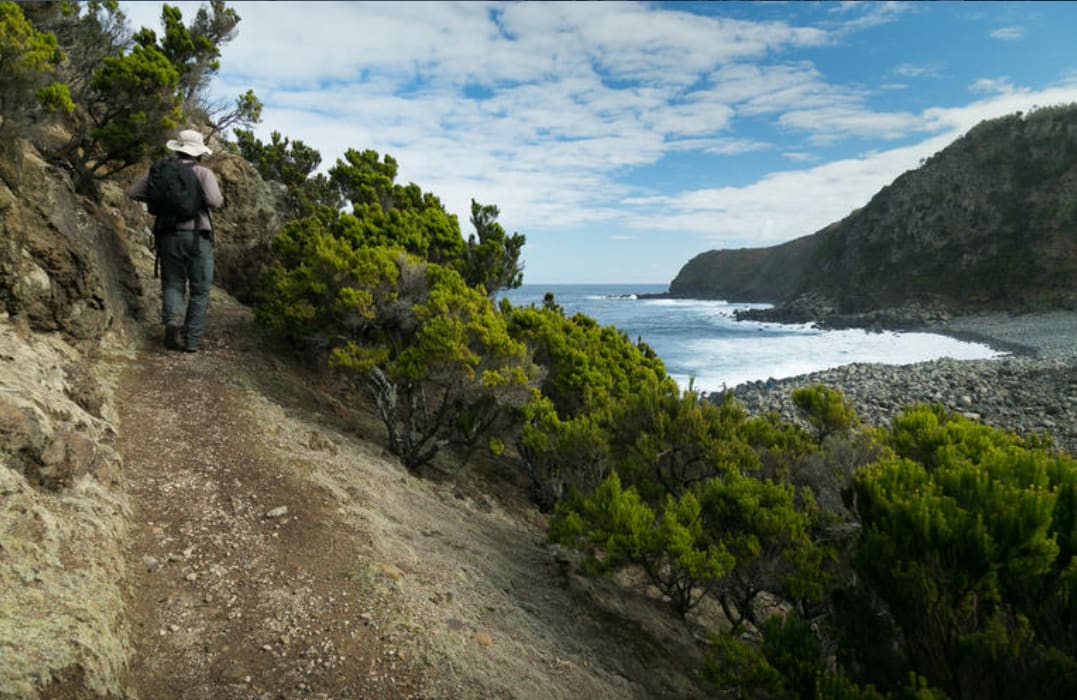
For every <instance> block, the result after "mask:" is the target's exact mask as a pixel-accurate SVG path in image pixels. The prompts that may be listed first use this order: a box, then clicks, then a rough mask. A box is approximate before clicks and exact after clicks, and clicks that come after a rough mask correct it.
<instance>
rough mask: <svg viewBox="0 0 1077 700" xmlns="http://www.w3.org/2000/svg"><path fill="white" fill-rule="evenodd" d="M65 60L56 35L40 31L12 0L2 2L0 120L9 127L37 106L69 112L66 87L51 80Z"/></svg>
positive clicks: (0, 16)
mask: <svg viewBox="0 0 1077 700" xmlns="http://www.w3.org/2000/svg"><path fill="white" fill-rule="evenodd" d="M62 60H63V52H62V51H61V50H60V48H59V46H58V44H57V41H56V37H55V36H54V35H52V34H49V33H46V32H41V31H38V30H37V29H35V28H34V26H33V25H32V24H31V23H30V22H29V21H28V20H27V19H26V17H25V16H24V15H23V12H22V9H21V8H20V7H19V5H17V4H16V3H13V2H0V123H2V125H3V126H7V127H10V126H11V125H12V124H13V123H14V122H16V121H21V120H22V119H23V118H25V117H26V116H27V115H28V114H29V113H31V112H32V111H33V110H34V108H35V107H38V106H43V107H45V108H46V109H48V110H50V111H55V110H59V111H63V112H70V111H71V110H72V109H73V108H74V105H73V103H72V102H71V96H70V93H69V91H68V90H67V88H66V86H64V85H63V84H62V83H57V82H51V83H50V81H51V80H52V78H53V77H54V76H55V74H56V69H57V66H58V65H59V64H60V62H61V61H62Z"/></svg>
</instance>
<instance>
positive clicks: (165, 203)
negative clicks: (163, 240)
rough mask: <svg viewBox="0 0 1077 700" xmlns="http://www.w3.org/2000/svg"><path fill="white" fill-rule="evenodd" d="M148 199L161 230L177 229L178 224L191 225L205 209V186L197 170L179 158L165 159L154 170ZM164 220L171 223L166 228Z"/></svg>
mask: <svg viewBox="0 0 1077 700" xmlns="http://www.w3.org/2000/svg"><path fill="white" fill-rule="evenodd" d="M146 195H147V203H148V205H149V206H148V208H149V210H150V213H151V214H153V215H154V216H156V217H157V219H158V226H157V227H156V228H157V229H158V230H161V229H171V228H174V227H175V225H176V222H177V221H189V220H191V219H193V218H195V217H196V216H198V213H199V212H201V211H202V210H203V209H205V203H204V202H203V200H202V184H201V183H200V182H199V181H198V176H197V175H195V172H194V167H193V166H192V165H191V164H190V163H185V162H184V161H182V160H180V159H179V158H165V159H163V160H159V161H157V162H156V163H154V164H153V165H152V166H151V167H150V174H149V176H148V178H147V179H146ZM162 220H166V221H167V222H168V223H167V224H165V225H162V224H163V223H164V222H163V221H162Z"/></svg>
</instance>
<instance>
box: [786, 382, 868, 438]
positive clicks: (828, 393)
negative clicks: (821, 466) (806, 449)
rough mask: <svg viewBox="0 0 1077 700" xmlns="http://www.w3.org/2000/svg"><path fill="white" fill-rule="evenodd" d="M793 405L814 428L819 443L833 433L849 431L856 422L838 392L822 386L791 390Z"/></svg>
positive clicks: (852, 411)
mask: <svg viewBox="0 0 1077 700" xmlns="http://www.w3.org/2000/svg"><path fill="white" fill-rule="evenodd" d="M792 398H793V403H794V404H795V405H796V407H797V408H798V409H799V410H800V412H801V413H802V414H803V415H804V417H805V418H806V419H807V421H808V422H809V423H810V424H811V425H812V427H813V428H815V431H816V435H817V436H818V439H819V442H822V441H823V440H824V439H826V437H827V436H829V435H833V434H835V433H844V432H848V431H849V430H851V429H852V428H853V427H854V426H855V425H856V424H857V422H858V418H857V415H856V411H854V410H853V408H852V406H850V405H849V404H848V402H846V401H845V397H844V396H842V395H841V392H840V391H837V390H835V389H830V388H829V387H825V386H823V385H822V384H815V385H812V386H807V387H801V388H799V389H794V390H793V397H792Z"/></svg>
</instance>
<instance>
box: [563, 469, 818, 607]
mask: <svg viewBox="0 0 1077 700" xmlns="http://www.w3.org/2000/svg"><path fill="white" fill-rule="evenodd" d="M809 512H810V507H808V508H805V507H803V506H802V505H801V504H798V503H797V501H796V497H795V493H794V490H793V489H792V488H791V487H790V486H788V485H782V484H775V483H774V482H769V481H761V480H759V479H755V478H752V477H747V476H742V475H739V474H737V473H736V472H730V473H727V474H725V475H723V476H722V477H719V478H712V479H709V480H708V481H706V482H703V483H700V484H697V485H695V486H694V487H693V488H691V489H688V490H686V491H685V492H684V493H683V495H681V496H680V497H674V496H673V495H670V494H667V495H666V497H665V499H664V501H663V502H662V503H660V504H659V505H657V506H654V507H652V506H650V505H648V504H647V503H646V502H645V501H644V499H643V498H642V497H641V496H640V495H639V493H638V492H637V491H636V489H635V488H634V487H629V488H627V489H623V488H622V486H621V480H620V479H619V478H618V476H617V474H616V472H614V473H612V474H611V475H610V476H609V477H607V478H606V480H605V481H604V482H603V483H602V484H601V485H600V486H599V487H598V488H597V489H595V490H594V492H592V493H591V494H590V495H588V496H581V495H578V494H577V495H576V496H574V497H573V498H571V499H570V500H568V501H566V502H564V503H562V504H560V505H559V507H558V509H557V515H556V516H555V518H554V519H553V521H552V523H551V526H550V537H551V538H552V539H553V540H555V541H557V542H560V543H562V544H565V545H568V546H572V547H575V548H577V549H582V550H586V551H588V552H589V553H590V561H591V562H592V566H591V568H592V570H593V571H596V572H600V571H608V570H613V569H617V568H621V567H623V566H626V565H629V564H633V565H637V566H639V567H640V568H641V569H642V570H643V571H644V572H645V573H646V574H647V577H648V578H649V579H650V581H651V582H652V583H653V584H654V585H655V587H656V588H657V589H658V590H659V591H660V592H661V593H662V594H663V595H664V596H665V597H667V598H668V599H669V600H670V602H671V603H672V605H673V609H674V610H675V611H676V612H677V613H678V614H680V615H682V616H684V615H686V614H687V613H688V611H689V610H691V609H692V608H693V607H694V606H695V605H696V604H697V603H698V602H699V601H700V600H701V599H702V598H703V597H704V596H706V595H708V594H709V595H713V596H714V597H716V598H717V600H718V602H719V603H720V604H721V606H722V609H723V611H724V612H725V613H726V616H727V617H728V618H729V620H730V621H732V622H734V623H739V622H741V621H751V622H753V623H756V622H758V619H757V617H756V611H755V607H754V606H755V600H756V597H757V596H758V594H759V593H761V592H763V591H764V590H767V589H768V588H772V589H773V590H781V591H784V592H786V593H788V594H789V595H792V596H794V597H797V598H802V597H813V598H819V597H821V595H822V590H823V589H822V583H821V578H820V577H821V573H820V566H821V556H822V555H823V552H822V550H820V549H819V548H817V547H815V546H814V545H813V543H812V542H811V540H810V537H809V529H810V526H811V517H810V514H809Z"/></svg>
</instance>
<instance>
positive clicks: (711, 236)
mask: <svg viewBox="0 0 1077 700" xmlns="http://www.w3.org/2000/svg"><path fill="white" fill-rule="evenodd" d="M121 4H122V6H123V8H124V11H125V12H126V13H127V15H128V17H129V18H130V19H131V23H132V25H133V26H134V27H136V28H137V27H139V26H149V27H152V28H154V29H157V28H159V15H160V5H159V4H158V3H152V2H139V3H131V2H125V3H121ZM176 4H178V5H179V6H180V7H181V8H182V9H183V12H184V17H185V18H187V19H190V18H191V17H193V15H194V12H195V11H196V10H197V8H198V6H199V4H198V3H188V2H180V3H176ZM232 6H234V7H235V8H236V9H237V11H238V12H239V14H240V16H241V17H242V21H241V22H240V25H239V33H238V35H237V36H236V38H235V39H234V40H233V41H232V42H231V43H229V44H228V45H227V46H226V47H225V48H224V51H223V55H222V68H221V71H220V74H219V76H218V77H217V78H216V79H215V81H214V83H213V85H212V91H213V93H214V95H215V96H216V97H217V98H219V99H224V100H233V99H234V98H235V96H237V95H239V94H240V93H242V92H244V91H246V90H247V89H249V88H250V89H253V90H254V91H255V93H256V94H257V95H258V96H259V98H261V100H262V101H263V102H264V103H265V110H264V112H263V123H262V124H260V125H258V126H257V127H255V131H256V133H258V134H259V136H260V137H262V138H263V139H268V136H269V133H270V132H271V131H274V130H277V131H280V132H281V133H282V134H284V135H285V136H287V137H289V138H291V139H293V140H301V141H304V142H305V143H307V144H308V145H310V146H312V147H314V148H316V149H318V150H319V151H320V152H321V154H322V157H323V167H328V166H330V165H332V164H333V163H334V162H335V161H336V159H337V158H339V157H340V156H341V155H342V154H343V153H344V151H345V150H346V149H347V148H357V149H360V150H362V149H367V148H371V149H374V150H376V151H378V152H379V153H389V154H391V155H392V156H393V157H394V158H396V159H397V161H398V162H399V164H400V173H399V176H398V181H400V182H403V183H407V182H415V183H417V184H418V185H419V186H420V187H422V188H423V189H424V190H426V191H430V192H433V193H434V194H436V195H437V196H438V197H440V198H441V200H442V202H443V203H444V204H445V206H446V208H447V209H448V210H449V211H451V212H453V213H455V214H457V216H458V218H459V219H460V223H461V228H462V230H463V233H464V235H465V236H466V235H467V234H468V233H470V224H469V223H468V216H469V211H470V201H471V199H472V198H474V199H477V200H478V201H480V202H482V203H484V204H496V205H498V206H499V207H500V209H501V216H500V221H501V223H502V225H503V226H504V227H505V228H506V229H507V230H509V231H518V232H520V233H523V234H524V235H526V236H527V246H526V248H525V250H524V258H525V260H524V262H525V270H524V278H525V279H524V281H525V283H567V282H657V283H668V282H669V281H670V280H672V279H673V277H674V276H675V275H676V274H677V271H678V270H679V269H680V268H681V266H682V265H683V264H684V263H686V262H687V261H688V260H689V259H690V258H692V257H693V256H695V255H697V254H699V253H701V252H704V251H707V250H713V249H717V248H743V247H756V246H766V245H773V244H776V243H781V242H784V241H787V240H790V239H792V238H796V237H799V236H802V235H806V234H810V233H814V232H815V231H817V230H819V229H820V228H823V227H824V226H826V225H828V224H830V223H832V222H834V221H837V220H840V219H841V218H844V217H845V216H846V215H848V214H849V213H850V212H851V211H852V210H854V209H856V208H858V207H861V206H863V205H864V204H866V203H867V201H868V200H869V199H870V198H871V197H872V195H874V194H875V193H876V192H878V191H879V190H880V189H881V188H882V187H884V186H885V185H887V184H889V183H890V182H892V181H893V180H894V179H895V178H896V177H897V176H898V175H900V174H902V173H903V172H905V171H907V170H910V169H913V168H916V167H917V165H918V164H919V162H920V160H921V159H922V158H925V157H928V156H930V155H932V154H933V153H935V152H937V151H939V150H941V149H942V148H944V147H945V146H946V145H947V144H949V143H950V142H952V141H953V140H954V139H956V138H957V137H958V136H960V135H961V134H962V133H964V132H965V131H967V130H968V129H970V128H971V127H973V126H975V125H976V124H977V123H978V122H980V121H981V120H983V119H987V118H991V117H996V116H1001V115H1003V114H1009V113H1012V112H1015V111H1018V110H1024V111H1027V110H1029V109H1030V108H1032V107H1034V106H1048V105H1055V104H1063V103H1070V102H1077V51H1075V50H1074V49H1073V32H1074V30H1075V29H1077V3H1071V2H1058V3H1050V2H1049V3H1036V2H1012V3H1011V2H985V3H980V2H968V3H960V2H937V3H935V2H933V3H919V2H901V3H885V2H870V3H830V2H823V3H801V2H790V3H785V2H764V3H752V2H741V3H733V2H729V3H727V2H713V3H693V2H665V3H612V2H601V3H597V2H596V3H588V2H579V3H559V2H527V3H480V2H466V3H459V4H457V3H446V2H437V3H420V2H403V3H392V2H376V3H370V4H366V3H352V2H341V3H335V2H238V3H232Z"/></svg>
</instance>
